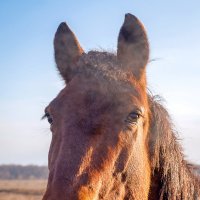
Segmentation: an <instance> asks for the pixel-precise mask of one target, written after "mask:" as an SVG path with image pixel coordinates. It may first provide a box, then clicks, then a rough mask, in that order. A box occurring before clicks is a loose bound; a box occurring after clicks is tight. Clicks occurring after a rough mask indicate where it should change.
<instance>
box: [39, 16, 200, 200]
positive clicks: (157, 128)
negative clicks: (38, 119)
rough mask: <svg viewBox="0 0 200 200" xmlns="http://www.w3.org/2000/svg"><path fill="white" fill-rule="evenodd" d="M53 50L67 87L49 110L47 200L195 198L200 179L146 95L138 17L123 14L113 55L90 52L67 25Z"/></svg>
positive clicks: (144, 47) (144, 42) (144, 46)
mask: <svg viewBox="0 0 200 200" xmlns="http://www.w3.org/2000/svg"><path fill="white" fill-rule="evenodd" d="M54 51H55V61H56V65H57V69H58V71H59V73H60V75H61V76H62V78H63V80H64V81H65V87H64V89H62V90H61V91H60V93H59V94H58V95H57V97H56V98H55V99H54V100H52V101H51V102H50V104H49V105H48V106H47V107H46V108H45V114H44V118H45V117H46V118H47V119H48V121H49V123H50V129H51V131H52V141H51V145H50V149H49V156H48V167H49V177H48V184H47V188H46V192H45V194H44V196H43V200H68V199H69V200H101V199H102V200H123V199H124V200H147V199H198V197H200V195H199V182H198V181H199V179H198V176H197V175H196V174H195V173H194V170H193V169H192V167H190V166H189V165H188V164H187V162H186V161H185V160H184V156H183V153H182V149H181V147H180V145H179V143H178V141H177V139H176V135H175V132H174V129H173V127H172V123H171V120H170V117H169V115H168V113H167V111H166V109H165V108H164V107H163V106H162V104H160V103H159V102H158V101H157V100H156V99H155V98H154V97H153V95H151V94H149V92H148V89H147V84H146V66H147V64H148V62H149V42H148V38H147V33H146V30H145V28H144V26H143V24H142V23H141V22H140V21H139V19H137V18H136V17H135V16H133V15H132V14H126V15H125V20H124V23H123V25H122V27H121V29H120V32H119V36H118V45H117V54H116V55H115V54H113V53H109V52H99V51H89V52H88V53H85V52H84V50H83V48H82V47H81V45H80V43H79V42H78V40H77V38H76V36H75V34H74V33H73V32H72V31H71V29H70V28H69V27H68V25H67V24H66V23H64V22H63V23H61V24H60V25H59V27H58V29H57V31H56V34H55V38H54Z"/></svg>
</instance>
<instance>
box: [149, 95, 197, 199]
mask: <svg viewBox="0 0 200 200" xmlns="http://www.w3.org/2000/svg"><path fill="white" fill-rule="evenodd" d="M149 105H150V112H151V119H150V129H149V131H150V133H149V134H150V138H149V142H150V144H149V146H150V157H151V167H152V172H153V173H152V185H151V189H150V196H149V197H150V199H160V200H164V199H170V200H180V199H181V200H188V199H198V198H199V197H200V179H199V175H198V174H197V172H196V170H195V169H194V167H193V165H191V164H189V163H188V162H187V161H186V160H185V158H184V154H183V150H182V147H181V145H180V143H179V141H178V136H177V132H176V131H175V129H174V125H173V123H172V121H171V118H170V116H169V114H168V112H167V110H166V109H165V108H164V107H163V105H162V104H161V101H160V99H159V98H157V97H156V96H155V97H154V96H152V95H149Z"/></svg>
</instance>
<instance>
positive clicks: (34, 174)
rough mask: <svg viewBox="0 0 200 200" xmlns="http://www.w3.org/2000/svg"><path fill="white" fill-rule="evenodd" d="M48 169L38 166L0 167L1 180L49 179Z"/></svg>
mask: <svg viewBox="0 0 200 200" xmlns="http://www.w3.org/2000/svg"><path fill="white" fill-rule="evenodd" d="M47 178H48V168H47V167H46V166H36V165H27V166H22V165H0V179H4V180H13V179H47Z"/></svg>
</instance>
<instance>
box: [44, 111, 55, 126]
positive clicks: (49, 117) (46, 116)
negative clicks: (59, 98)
mask: <svg viewBox="0 0 200 200" xmlns="http://www.w3.org/2000/svg"><path fill="white" fill-rule="evenodd" d="M44 118H47V121H48V122H49V124H52V123H53V119H52V117H51V115H50V114H49V113H48V112H46V113H45V115H44V116H43V117H42V119H44Z"/></svg>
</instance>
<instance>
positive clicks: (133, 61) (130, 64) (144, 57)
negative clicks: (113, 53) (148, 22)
mask: <svg viewBox="0 0 200 200" xmlns="http://www.w3.org/2000/svg"><path fill="white" fill-rule="evenodd" d="M117 57H118V60H119V61H120V62H121V63H122V65H123V67H124V68H126V70H130V71H132V73H133V75H134V76H135V78H136V79H137V80H141V79H143V78H145V75H146V74H145V68H146V65H147V63H148V60H149V43H148V39H147V35H146V31H145V29H144V26H143V25H142V23H141V22H140V21H139V20H138V19H137V18H136V17H135V16H133V15H131V14H126V15H125V20H124V24H123V25H122V27H121V30H120V33H119V37H118V48H117Z"/></svg>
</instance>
